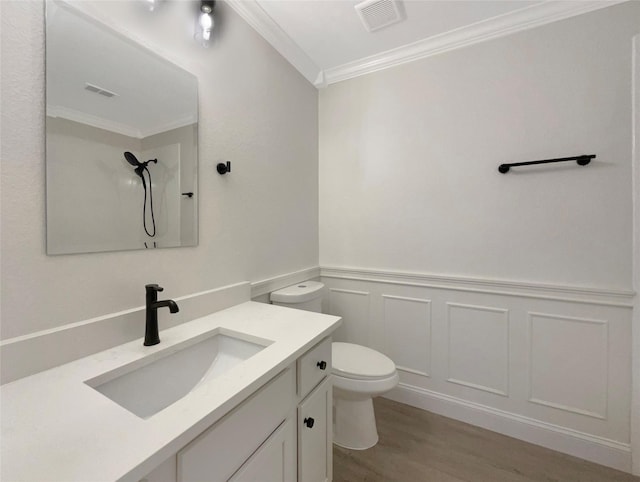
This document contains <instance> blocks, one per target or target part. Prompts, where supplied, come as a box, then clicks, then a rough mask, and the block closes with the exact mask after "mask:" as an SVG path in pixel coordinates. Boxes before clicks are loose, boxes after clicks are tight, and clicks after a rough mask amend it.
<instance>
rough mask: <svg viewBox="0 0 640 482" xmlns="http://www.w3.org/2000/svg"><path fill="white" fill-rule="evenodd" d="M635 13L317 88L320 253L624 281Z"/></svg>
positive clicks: (587, 281)
mask: <svg viewBox="0 0 640 482" xmlns="http://www.w3.org/2000/svg"><path fill="white" fill-rule="evenodd" d="M638 18H640V3H638V2H630V3H626V4H622V5H619V6H614V7H611V8H607V9H603V10H600V11H597V12H593V13H589V14H586V15H581V16H579V17H575V18H571V19H567V20H563V21H560V22H556V23H553V24H549V25H546V26H543V27H540V28H536V29H532V30H529V31H524V32H520V33H516V34H514V35H511V36H508V37H503V38H500V39H496V40H491V41H488V42H484V43H481V44H477V45H474V46H471V47H467V48H463V49H460V50H457V51H453V52H449V53H446V54H442V55H437V56H433V57H430V58H427V59H423V60H419V61H416V62H413V63H410V64H406V65H403V66H400V67H397V68H393V69H389V70H384V71H381V72H377V73H373V74H370V75H366V76H363V77H360V78H356V79H352V80H348V81H345V82H341V83H338V84H334V85H331V86H329V87H328V88H327V89H326V90H324V91H321V94H320V121H319V123H320V265H321V266H350V267H362V268H377V269H384V270H398V271H405V272H418V273H437V274H446V275H457V276H472V277H481V278H489V279H507V280H522V281H535V282H540V283H553V284H573V285H582V286H591V287H601V288H616V289H628V288H630V286H631V249H632V248H631V244H632V242H631V238H632V236H631V38H632V36H633V34H634V33H637V32H638V30H640V24H639V23H638ZM583 153H585V154H597V156H598V157H597V159H595V161H594V162H593V163H592V164H591V165H590V166H588V167H585V168H582V167H577V166H576V165H575V164H573V165H560V166H557V165H556V166H552V167H546V166H542V167H531V168H521V169H518V170H516V169H514V170H513V171H512V172H510V173H508V174H506V175H503V174H500V173H498V171H497V167H498V165H499V164H501V163H504V162H517V161H527V160H535V159H546V158H554V157H564V156H571V155H578V154H583Z"/></svg>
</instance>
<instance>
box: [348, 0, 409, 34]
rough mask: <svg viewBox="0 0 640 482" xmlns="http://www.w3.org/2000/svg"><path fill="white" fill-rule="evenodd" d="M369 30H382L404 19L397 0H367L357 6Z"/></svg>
mask: <svg viewBox="0 0 640 482" xmlns="http://www.w3.org/2000/svg"><path fill="white" fill-rule="evenodd" d="M355 9H356V12H357V13H358V16H359V17H360V20H362V23H363V24H364V27H365V28H366V29H367V31H368V32H373V31H375V30H380V29H381V28H384V27H387V26H389V25H393V24H394V23H398V22H399V21H400V20H402V16H401V15H400V10H399V9H398V4H397V2H396V1H395V0H366V1H365V2H362V3H359V4H357V5H356V6H355Z"/></svg>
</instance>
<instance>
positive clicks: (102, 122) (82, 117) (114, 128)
mask: <svg viewBox="0 0 640 482" xmlns="http://www.w3.org/2000/svg"><path fill="white" fill-rule="evenodd" d="M47 116H48V117H54V118H55V117H60V118H62V119H66V120H70V121H73V122H77V123H78V124H84V125H88V126H91V127H95V128H97V129H102V130H105V131H109V132H113V133H115V134H120V135H123V136H127V137H132V138H134V139H144V138H145V137H150V136H154V135H156V134H162V133H164V132H167V131H171V130H174V129H179V128H180V127H185V126H189V125H193V124H197V123H198V119H197V117H196V116H193V115H189V116H185V117H183V118H181V119H174V120H172V121H170V122H167V123H165V124H159V125H155V126H152V127H150V128H148V129H144V130H142V129H139V128H138V127H133V126H130V125H127V124H123V123H120V122H116V121H111V120H108V119H104V118H102V117H98V116H95V115H92V114H87V113H86V112H81V111H79V110H75V109H71V108H69V107H64V106H61V105H47Z"/></svg>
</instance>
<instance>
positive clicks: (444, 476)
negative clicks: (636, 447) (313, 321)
mask: <svg viewBox="0 0 640 482" xmlns="http://www.w3.org/2000/svg"><path fill="white" fill-rule="evenodd" d="M374 403H375V410H376V419H377V423H378V434H379V436H380V441H379V442H378V444H377V445H376V446H375V447H373V448H371V449H369V450H361V451H360V450H346V449H342V448H340V447H336V446H335V445H334V450H333V457H334V461H333V480H334V482H364V481H366V482H383V481H384V482H421V481H433V482H460V481H466V482H525V481H544V482H553V481H558V482H578V481H579V482H618V481H624V482H632V481H633V482H640V477H634V476H631V475H629V474H625V473H624V472H619V471H617V470H613V469H609V468H607V467H603V466H601V465H597V464H593V463H591V462H587V461H584V460H582V459H578V458H576V457H571V456H570V455H565V454H561V453H559V452H554V451H553V450H549V449H546V448H543V447H539V446H537V445H532V444H529V443H526V442H522V441H520V440H516V439H513V438H510V437H506V436H504V435H500V434H497V433H495V432H490V431H488V430H484V429H482V428H478V427H474V426H472V425H468V424H466V423H462V422H458V421H456V420H452V419H449V418H445V417H441V416H439V415H435V414H433V413H430V412H425V411H423V410H419V409H416V408H413V407H409V406H407V405H403V404H400V403H397V402H393V401H391V400H386V399H383V398H377V399H375V401H374Z"/></svg>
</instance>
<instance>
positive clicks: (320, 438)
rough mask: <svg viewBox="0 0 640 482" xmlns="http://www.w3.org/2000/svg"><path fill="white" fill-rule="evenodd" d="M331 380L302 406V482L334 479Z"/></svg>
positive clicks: (321, 481) (300, 461)
mask: <svg viewBox="0 0 640 482" xmlns="http://www.w3.org/2000/svg"><path fill="white" fill-rule="evenodd" d="M331 382H332V381H331V377H327V379H325V381H324V382H322V383H321V384H320V385H319V386H318V387H317V388H316V389H315V390H314V391H313V392H311V394H310V395H309V396H308V397H307V398H306V399H304V401H303V402H302V403H301V404H300V405H299V406H298V480H299V482H325V481H331V480H332V478H333V455H332V454H333V453H332V449H333V447H332V443H333V426H332V418H331V414H332V410H333V407H332V397H333V391H332V388H331Z"/></svg>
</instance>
